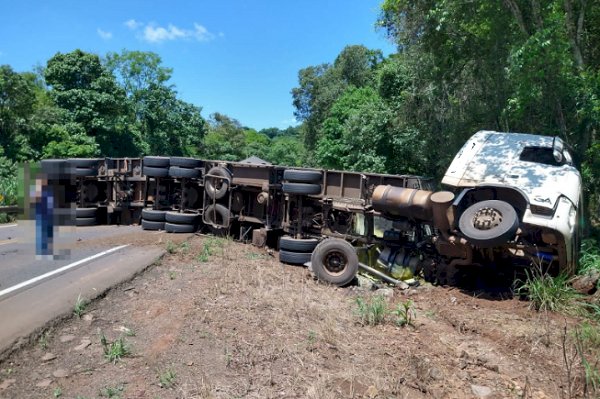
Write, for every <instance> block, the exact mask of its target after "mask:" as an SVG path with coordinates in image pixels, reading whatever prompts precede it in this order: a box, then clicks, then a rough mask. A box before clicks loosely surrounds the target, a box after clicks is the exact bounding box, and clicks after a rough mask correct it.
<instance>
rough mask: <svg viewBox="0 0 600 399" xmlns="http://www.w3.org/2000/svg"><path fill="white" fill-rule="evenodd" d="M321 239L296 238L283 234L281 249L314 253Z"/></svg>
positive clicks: (280, 240) (280, 241)
mask: <svg viewBox="0 0 600 399" xmlns="http://www.w3.org/2000/svg"><path fill="white" fill-rule="evenodd" d="M318 243H319V240H317V239H316V238H304V239H296V238H292V237H289V236H283V237H281V238H280V239H279V249H283V250H287V251H292V252H308V253H312V251H313V250H314V249H315V247H316V246H317V244H318Z"/></svg>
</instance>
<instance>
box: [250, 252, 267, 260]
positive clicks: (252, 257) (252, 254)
mask: <svg viewBox="0 0 600 399" xmlns="http://www.w3.org/2000/svg"><path fill="white" fill-rule="evenodd" d="M265 258H266V256H265V255H264V254H257V253H256V252H247V253H246V259H248V260H256V259H265Z"/></svg>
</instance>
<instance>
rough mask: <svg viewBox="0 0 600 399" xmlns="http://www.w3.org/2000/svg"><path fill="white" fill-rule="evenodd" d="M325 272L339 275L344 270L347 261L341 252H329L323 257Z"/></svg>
mask: <svg viewBox="0 0 600 399" xmlns="http://www.w3.org/2000/svg"><path fill="white" fill-rule="evenodd" d="M323 263H324V266H325V270H327V272H329V273H330V274H340V273H341V272H343V271H344V269H345V268H346V265H347V264H348V260H347V259H346V257H345V256H344V254H342V253H341V252H331V253H329V254H328V255H327V256H326V257H325V262H323Z"/></svg>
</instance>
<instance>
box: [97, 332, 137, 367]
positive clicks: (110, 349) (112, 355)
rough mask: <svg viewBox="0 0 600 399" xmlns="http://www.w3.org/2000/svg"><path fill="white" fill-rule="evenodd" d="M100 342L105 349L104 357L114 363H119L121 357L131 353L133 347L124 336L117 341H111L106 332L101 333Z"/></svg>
mask: <svg viewBox="0 0 600 399" xmlns="http://www.w3.org/2000/svg"><path fill="white" fill-rule="evenodd" d="M100 344H101V345H102V349H103V351H104V357H105V358H106V359H107V360H108V361H109V362H111V363H113V364H115V363H117V361H119V360H121V358H123V357H125V356H128V355H130V354H131V347H130V346H129V344H128V343H127V342H125V338H123V337H119V338H117V339H116V340H115V341H113V342H109V341H108V340H107V339H106V336H105V335H104V333H101V334H100Z"/></svg>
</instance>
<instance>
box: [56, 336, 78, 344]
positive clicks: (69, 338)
mask: <svg viewBox="0 0 600 399" xmlns="http://www.w3.org/2000/svg"><path fill="white" fill-rule="evenodd" d="M74 339H75V336H74V335H71V334H68V335H61V336H60V338H59V340H60V342H62V343H65V342H71V341H73V340H74Z"/></svg>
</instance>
